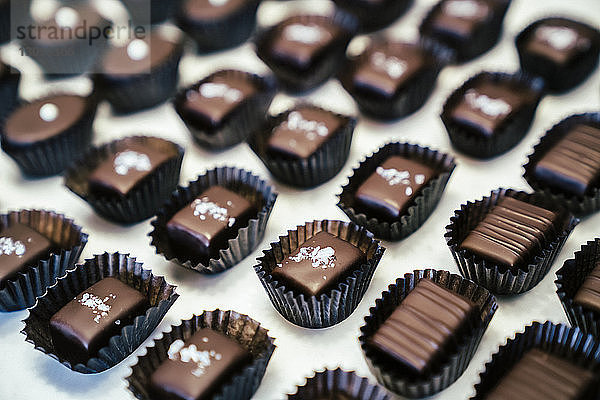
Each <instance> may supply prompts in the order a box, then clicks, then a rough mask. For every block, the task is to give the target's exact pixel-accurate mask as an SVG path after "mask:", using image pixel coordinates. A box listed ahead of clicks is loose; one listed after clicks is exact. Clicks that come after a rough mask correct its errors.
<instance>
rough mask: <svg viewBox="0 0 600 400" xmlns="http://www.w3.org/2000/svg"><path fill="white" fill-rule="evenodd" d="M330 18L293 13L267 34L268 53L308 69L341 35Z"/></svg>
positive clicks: (342, 32)
mask: <svg viewBox="0 0 600 400" xmlns="http://www.w3.org/2000/svg"><path fill="white" fill-rule="evenodd" d="M344 36H345V35H344V30H343V29H342V28H341V27H340V26H338V25H336V24H335V23H334V22H333V21H332V20H331V18H328V17H322V16H310V17H306V16H295V17H291V18H288V19H286V20H284V21H283V22H281V23H280V24H279V25H277V27H276V28H275V30H274V32H273V36H272V38H271V47H270V53H271V57H273V58H274V59H276V60H278V61H279V62H282V63H285V64H289V65H291V66H293V67H295V68H298V69H302V70H308V69H310V68H311V67H312V66H313V64H314V62H315V61H316V60H317V59H318V58H319V57H321V56H322V55H324V54H326V53H327V52H328V51H331V49H332V48H333V46H336V45H337V44H338V43H339V41H340V40H341V39H342V38H343V37H344Z"/></svg>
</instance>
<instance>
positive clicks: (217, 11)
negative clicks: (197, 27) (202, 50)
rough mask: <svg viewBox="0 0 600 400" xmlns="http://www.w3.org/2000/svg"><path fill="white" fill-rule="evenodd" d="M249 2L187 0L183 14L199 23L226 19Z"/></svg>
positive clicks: (235, 0)
mask: <svg viewBox="0 0 600 400" xmlns="http://www.w3.org/2000/svg"><path fill="white" fill-rule="evenodd" d="M248 1H249V0H185V2H184V3H183V13H184V16H185V17H186V18H189V19H191V20H197V21H204V20H208V21H210V20H212V19H219V18H225V17H228V16H229V15H231V14H233V13H235V12H237V11H238V10H240V9H241V8H243V7H244V6H245V5H246V4H247V3H248Z"/></svg>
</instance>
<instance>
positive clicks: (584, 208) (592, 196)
mask: <svg viewBox="0 0 600 400" xmlns="http://www.w3.org/2000/svg"><path fill="white" fill-rule="evenodd" d="M579 124H589V125H593V126H596V127H597V128H599V129H600V113H598V112H596V113H586V114H577V115H571V116H570V117H568V118H566V119H564V120H562V121H561V122H559V123H558V124H556V125H554V126H553V127H552V128H551V129H550V130H549V131H548V132H546V134H545V135H544V136H543V137H542V138H541V139H540V141H539V143H538V144H536V145H535V147H534V148H533V153H531V154H530V155H529V156H528V158H529V160H528V162H527V164H525V165H524V166H523V168H524V169H525V173H524V174H523V177H524V178H525V180H526V181H527V183H529V186H531V187H532V188H533V189H534V190H535V191H536V192H540V193H542V194H543V195H544V196H546V197H548V198H549V199H552V200H553V201H556V202H557V203H559V204H561V205H562V206H564V207H566V208H567V209H568V210H569V211H571V212H572V213H573V214H575V215H577V216H586V215H589V214H592V213H594V212H596V211H598V210H600V184H599V183H597V182H596V185H595V186H594V187H593V188H591V190H590V191H589V193H588V194H586V195H585V196H583V197H582V196H577V195H574V194H569V193H566V192H565V193H561V192H560V190H558V189H555V188H551V187H549V186H547V185H545V184H544V183H543V182H540V181H538V180H537V179H536V178H535V166H536V165H537V163H538V162H539V161H540V160H541V159H542V157H543V156H544V155H545V154H546V153H547V152H548V151H549V150H550V149H552V148H553V147H554V146H555V145H556V144H557V143H558V142H559V141H560V140H561V139H562V138H564V137H565V135H566V134H567V133H569V131H570V130H571V129H572V128H574V127H575V126H576V125H579Z"/></svg>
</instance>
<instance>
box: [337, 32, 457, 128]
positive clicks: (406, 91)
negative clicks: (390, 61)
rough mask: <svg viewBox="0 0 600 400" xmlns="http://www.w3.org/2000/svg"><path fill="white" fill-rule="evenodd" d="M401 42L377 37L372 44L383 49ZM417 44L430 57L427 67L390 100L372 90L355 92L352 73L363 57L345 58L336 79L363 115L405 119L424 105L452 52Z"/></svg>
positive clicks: (432, 44) (427, 42) (428, 42)
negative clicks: (378, 45) (383, 46)
mask: <svg viewBox="0 0 600 400" xmlns="http://www.w3.org/2000/svg"><path fill="white" fill-rule="evenodd" d="M401 43H402V42H396V41H390V40H386V39H385V38H383V37H377V38H375V39H374V42H373V44H372V45H376V44H383V45H385V46H386V47H387V48H391V49H393V48H394V47H395V46H397V45H398V44H401ZM418 45H419V46H420V47H421V48H422V49H423V50H424V51H425V53H428V57H431V59H432V63H431V66H429V67H427V68H424V70H423V71H422V72H421V73H419V74H416V75H415V76H414V77H412V78H410V79H409V81H408V82H406V83H405V84H404V85H403V86H402V88H401V89H400V90H398V91H397V93H396V94H395V95H394V96H393V97H392V98H391V99H390V98H389V97H387V96H384V95H381V94H378V93H376V92H374V91H368V92H367V91H366V90H356V87H355V86H354V82H353V75H354V71H355V68H356V66H357V65H358V64H359V63H360V62H362V60H364V58H365V57H366V55H365V54H364V53H362V54H360V55H358V56H354V57H347V59H346V65H345V66H344V67H343V68H342V72H341V73H340V74H339V80H340V83H341V84H342V86H343V87H344V89H346V91H347V92H348V93H349V94H350V95H351V96H352V98H353V99H354V101H356V104H357V105H358V107H359V109H360V110H361V112H362V113H363V114H365V115H367V116H369V117H372V118H374V119H380V120H393V119H398V118H402V117H406V116H408V115H410V114H412V113H414V112H415V111H417V110H418V109H419V108H421V107H422V106H423V104H425V102H426V101H427V99H428V98H429V96H430V95H431V92H432V91H433V89H434V87H435V84H436V80H437V76H438V74H439V72H440V71H441V69H442V68H443V67H444V66H446V65H448V64H449V63H450V62H451V60H452V57H453V52H452V51H451V50H450V49H448V48H446V47H444V46H442V45H440V44H437V43H436V42H432V41H431V40H427V39H422V40H421V41H420V43H419V44H418ZM365 92H367V93H365Z"/></svg>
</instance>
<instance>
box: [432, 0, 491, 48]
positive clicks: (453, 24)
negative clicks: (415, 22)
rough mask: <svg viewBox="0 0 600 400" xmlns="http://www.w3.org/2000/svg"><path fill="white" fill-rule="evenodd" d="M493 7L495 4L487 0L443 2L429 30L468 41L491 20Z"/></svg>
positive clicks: (451, 0)
mask: <svg viewBox="0 0 600 400" xmlns="http://www.w3.org/2000/svg"><path fill="white" fill-rule="evenodd" d="M492 7H493V4H490V2H489V1H486V0H443V1H442V2H441V4H440V5H439V7H438V9H437V11H436V12H435V14H434V16H433V18H432V20H431V22H430V27H429V29H430V30H431V31H432V32H434V33H438V34H442V35H447V36H451V37H456V38H457V39H461V40H468V39H470V38H471V37H472V36H473V34H474V32H475V30H476V29H477V28H478V27H479V26H481V24H482V23H483V22H485V21H486V20H487V19H488V18H489V16H490V14H491V13H492V12H493V8H492Z"/></svg>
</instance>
